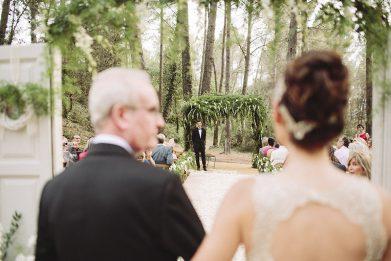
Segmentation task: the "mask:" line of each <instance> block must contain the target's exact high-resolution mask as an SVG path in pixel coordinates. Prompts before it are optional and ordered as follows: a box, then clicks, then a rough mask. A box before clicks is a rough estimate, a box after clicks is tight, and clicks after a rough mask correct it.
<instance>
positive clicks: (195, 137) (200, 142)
mask: <svg viewBox="0 0 391 261" xmlns="http://www.w3.org/2000/svg"><path fill="white" fill-rule="evenodd" d="M205 139H206V130H205V129H204V128H202V129H201V137H200V133H199V132H198V128H194V129H193V131H192V134H191V140H192V141H193V147H194V149H204V148H205Z"/></svg>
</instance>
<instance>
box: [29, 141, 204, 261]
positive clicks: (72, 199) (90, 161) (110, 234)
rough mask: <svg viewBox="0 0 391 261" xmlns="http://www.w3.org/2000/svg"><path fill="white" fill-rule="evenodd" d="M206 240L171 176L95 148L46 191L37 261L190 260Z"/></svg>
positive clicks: (119, 152) (118, 152)
mask: <svg viewBox="0 0 391 261" xmlns="http://www.w3.org/2000/svg"><path fill="white" fill-rule="evenodd" d="M204 235H205V232H204V229H203V227H202V224H201V222H200V220H199V218H198V216H197V214H196V212H195V210H194V208H193V206H192V205H191V203H190V201H189V199H188V197H187V195H186V193H185V192H184V190H183V187H182V184H181V183H180V181H179V179H178V178H177V177H176V176H175V175H173V174H171V173H169V172H167V171H164V170H162V169H158V168H154V167H151V166H149V165H147V164H144V163H141V162H138V161H136V160H135V159H134V158H133V157H132V156H130V155H129V153H128V152H127V151H126V150H124V149H123V148H121V147H119V146H116V145H110V144H95V145H93V146H92V148H91V150H90V151H89V155H88V156H87V158H85V159H84V160H82V161H80V162H78V163H77V164H75V165H73V166H71V167H69V168H67V169H66V170H65V171H64V172H63V173H62V174H60V175H58V176H57V177H55V178H54V179H52V180H51V181H49V182H48V183H47V184H46V185H45V187H44V189H43V192H42V196H41V202H40V212H39V220H38V238H37V245H36V260H37V261H46V260H47V261H49V260H50V261H54V260H67V261H79V260H80V261H88V260H94V261H100V260H105V261H107V260H113V261H114V260H115V261H122V260H134V261H136V260H137V261H138V260H172V261H175V260H176V259H177V257H178V256H182V257H183V258H185V260H188V259H190V257H191V256H192V255H193V254H194V253H195V251H196V249H197V248H198V246H199V245H200V243H201V241H202V239H203V237H204Z"/></svg>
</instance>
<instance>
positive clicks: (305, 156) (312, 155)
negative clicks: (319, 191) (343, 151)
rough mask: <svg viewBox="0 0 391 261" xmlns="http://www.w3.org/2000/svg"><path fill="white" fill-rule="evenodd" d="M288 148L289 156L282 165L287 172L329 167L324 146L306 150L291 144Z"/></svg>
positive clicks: (311, 170)
mask: <svg viewBox="0 0 391 261" xmlns="http://www.w3.org/2000/svg"><path fill="white" fill-rule="evenodd" d="M288 149H289V156H288V158H287V161H286V163H285V165H284V170H285V171H287V172H296V171H298V170H300V171H303V172H307V171H306V170H308V171H309V172H314V171H316V170H317V171H319V170H322V169H328V168H329V167H330V160H329V156H328V152H327V149H326V148H322V149H319V150H315V151H308V150H304V149H301V148H298V147H297V146H295V145H291V146H289V148H288Z"/></svg>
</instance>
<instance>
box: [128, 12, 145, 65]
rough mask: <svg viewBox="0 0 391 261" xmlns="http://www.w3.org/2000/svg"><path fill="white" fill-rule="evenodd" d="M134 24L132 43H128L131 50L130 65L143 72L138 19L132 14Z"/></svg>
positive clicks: (142, 54)
mask: <svg viewBox="0 0 391 261" xmlns="http://www.w3.org/2000/svg"><path fill="white" fill-rule="evenodd" d="M134 17H135V23H134V28H133V38H134V39H133V42H132V43H129V44H130V47H131V49H132V65H133V67H134V68H139V69H142V70H145V62H144V52H143V46H142V43H141V34H140V29H139V18H138V16H137V14H134Z"/></svg>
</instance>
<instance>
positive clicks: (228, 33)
mask: <svg viewBox="0 0 391 261" xmlns="http://www.w3.org/2000/svg"><path fill="white" fill-rule="evenodd" d="M225 12H226V17H227V27H226V30H227V31H226V37H227V38H226V43H225V46H226V50H225V55H226V57H225V93H229V91H230V85H231V83H230V77H231V0H226V1H225Z"/></svg>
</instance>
